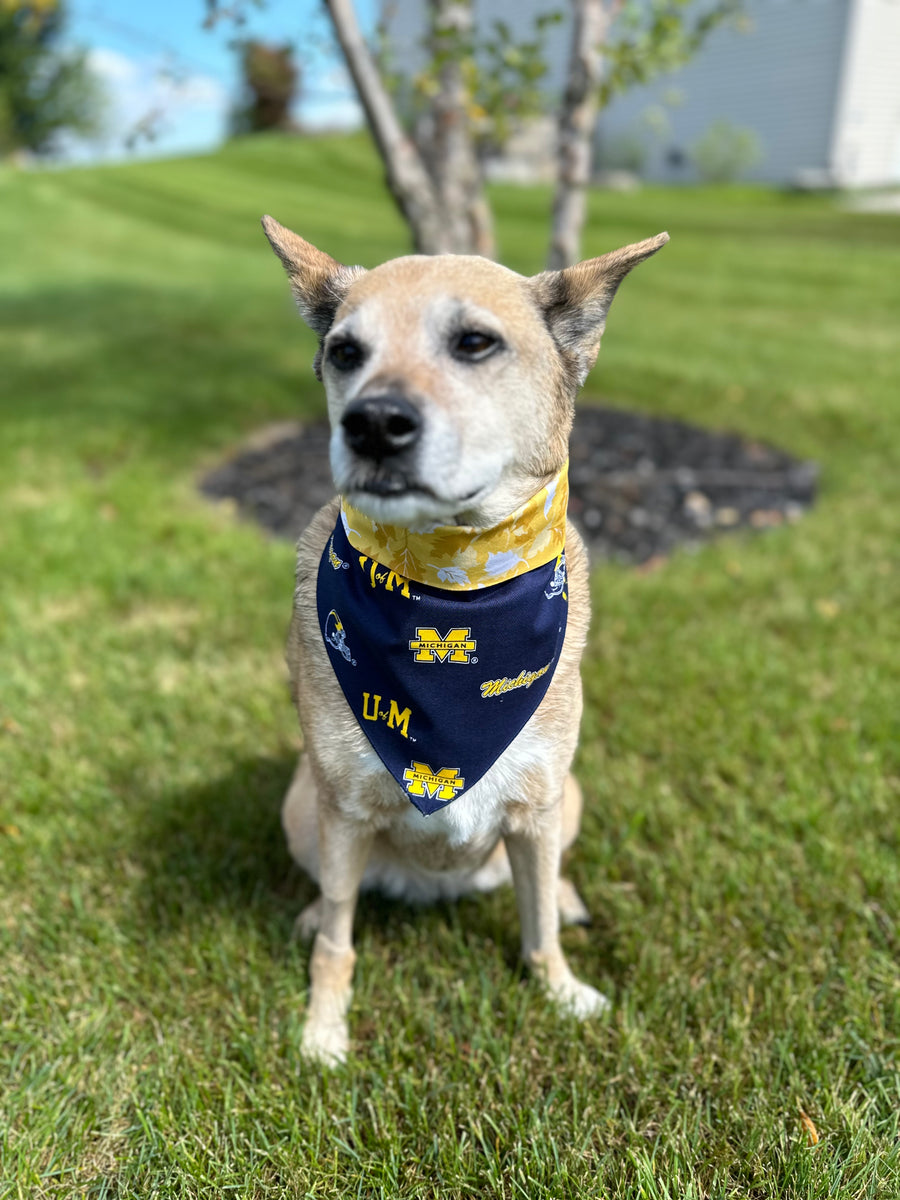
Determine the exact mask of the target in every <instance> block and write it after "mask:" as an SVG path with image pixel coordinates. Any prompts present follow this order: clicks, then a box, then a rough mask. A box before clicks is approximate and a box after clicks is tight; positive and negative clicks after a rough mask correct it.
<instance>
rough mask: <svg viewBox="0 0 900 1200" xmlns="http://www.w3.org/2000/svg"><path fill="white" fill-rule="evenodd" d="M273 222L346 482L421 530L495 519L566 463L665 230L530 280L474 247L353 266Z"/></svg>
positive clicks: (362, 500)
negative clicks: (630, 292) (626, 297)
mask: <svg viewBox="0 0 900 1200" xmlns="http://www.w3.org/2000/svg"><path fill="white" fill-rule="evenodd" d="M263 228H264V229H265V232H266V236H267V237H268V239H269V241H270V242H271V244H272V247H273V249H274V250H275V253H276V254H277V255H278V257H279V258H280V259H281V261H282V263H283V264H284V266H285V269H286V270H287V273H288V278H289V279H290V284H291V289H292V291H293V293H294V298H295V299H296V301H297V305H298V307H299V309H300V313H301V316H302V317H303V319H304V320H305V321H306V322H307V324H308V325H309V326H310V327H311V328H312V329H313V330H314V332H315V333H317V334H318V336H319V350H318V353H317V354H316V359H315V363H314V368H315V371H316V374H317V376H318V377H319V378H320V379H322V380H323V381H324V383H325V390H326V393H327V396H328V412H329V416H330V418H331V426H332V435H331V466H332V471H333V473H334V481H335V484H336V485H337V488H338V490H339V491H340V492H341V493H342V494H343V495H344V496H346V497H347V499H348V500H349V501H350V503H351V504H352V505H353V506H354V507H355V508H358V509H360V510H361V511H363V512H366V513H368V514H369V515H370V516H372V517H373V518H375V519H376V520H378V521H383V522H387V523H390V524H394V525H406V526H419V527H421V526H425V525H428V524H432V525H433V524H465V525H475V526H479V527H482V526H483V527H488V526H490V525H493V524H495V523H496V522H497V521H499V520H501V519H502V518H503V517H505V516H506V515H508V513H510V512H512V511H513V510H514V509H515V508H517V507H518V506H519V505H520V504H522V503H524V501H525V500H527V499H528V498H529V497H530V496H532V495H533V494H534V493H535V492H536V491H537V490H538V489H539V488H540V487H542V486H543V485H544V484H545V483H546V482H547V481H548V479H549V478H551V477H552V476H553V475H555V474H556V473H557V472H558V471H559V469H560V467H561V466H562V465H563V463H564V462H565V460H566V457H567V454H568V437H569V431H570V429H571V426H572V416H573V412H574V400H575V394H576V392H577V391H578V389H579V388H580V387H581V385H582V383H583V382H584V380H585V377H586V376H587V373H588V371H589V370H590V369H591V367H592V366H593V364H594V361H595V360H596V357H597V352H598V350H599V348H600V338H601V336H602V334H603V329H604V325H605V323H606V314H607V312H608V310H609V306H610V304H611V302H612V299H613V296H614V295H615V293H616V289H617V288H618V286H619V284H620V283H621V282H622V280H623V279H624V278H625V276H626V275H627V274H628V272H629V271H630V270H631V268H632V267H634V266H636V265H637V264H638V263H639V262H641V261H643V259H645V258H648V257H649V256H650V255H651V254H654V253H655V252H656V251H657V250H659V249H660V247H661V246H663V245H664V244H665V243H666V242H667V241H668V240H669V235H668V234H666V233H661V234H659V235H658V236H657V237H655V238H649V239H648V240H647V241H644V242H639V243H637V244H636V245H633V246H626V247H625V248H624V249H622V250H615V251H613V252H612V253H611V254H604V255H603V256H602V257H601V258H593V259H590V260H588V261H587V262H583V263H579V264H577V265H576V266H574V267H570V268H568V269H567V270H563V271H546V272H544V273H543V274H541V275H536V276H534V277H533V278H530V279H529V278H525V277H523V276H521V275H517V274H515V272H513V271H510V270H507V269H506V268H505V267H501V266H499V265H498V264H497V263H494V262H491V261H489V260H488V259H484V258H476V257H470V256H467V255H435V256H434V257H427V256H422V255H415V256H411V257H408V258H397V259H393V260H392V261H390V262H386V263H384V264H383V265H382V266H380V267H376V268H375V269H374V270H371V271H366V270H364V269H363V268H362V267H345V266H342V265H341V264H340V263H338V262H335V260H334V259H333V258H330V257H329V256H328V255H327V254H324V253H323V252H322V251H321V250H317V249H316V248H315V246H312V245H310V244H309V242H305V241H304V240H303V239H302V238H300V237H298V236H297V235H296V234H295V233H291V231H290V230H289V229H285V228H284V226H282V225H279V224H278V222H277V221H274V220H273V219H272V218H271V217H265V218H263Z"/></svg>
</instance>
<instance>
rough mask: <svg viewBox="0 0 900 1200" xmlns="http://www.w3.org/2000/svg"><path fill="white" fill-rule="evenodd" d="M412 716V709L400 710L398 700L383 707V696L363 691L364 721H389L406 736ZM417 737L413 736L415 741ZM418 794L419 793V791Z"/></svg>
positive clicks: (390, 725)
mask: <svg viewBox="0 0 900 1200" xmlns="http://www.w3.org/2000/svg"><path fill="white" fill-rule="evenodd" d="M411 716H412V710H411V709H409V708H404V710H403V711H402V712H401V711H400V705H399V704H398V703H397V701H396V700H391V701H390V704H389V707H388V708H386V709H385V708H382V707H381V697H380V696H373V695H371V694H370V693H369V692H363V720H364V721H387V723H388V729H399V730H400V732H401V733H402V734H403V736H404V737H405V738H408V737H409V718H410V717H411ZM415 740H416V739H415V738H413V741H415ZM417 794H418V793H417Z"/></svg>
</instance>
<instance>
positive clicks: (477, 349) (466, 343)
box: [453, 329, 503, 362]
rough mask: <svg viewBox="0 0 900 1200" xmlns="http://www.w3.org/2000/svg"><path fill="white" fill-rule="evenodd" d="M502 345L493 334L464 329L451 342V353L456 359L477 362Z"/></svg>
mask: <svg viewBox="0 0 900 1200" xmlns="http://www.w3.org/2000/svg"><path fill="white" fill-rule="evenodd" d="M502 345H503V343H502V342H501V341H500V339H499V338H498V337H494V336H493V334H490V333H482V332H481V331H480V330H478V329H464V330H463V331H462V333H458V334H457V335H456V337H455V338H454V340H453V353H454V356H455V357H456V358H464V359H467V360H468V361H469V362H479V361H480V360H481V359H482V358H487V356H488V355H489V354H492V353H493V352H494V351H495V350H497V349H499V348H500V346H502Z"/></svg>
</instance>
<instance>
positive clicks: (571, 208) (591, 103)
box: [547, 0, 622, 271]
mask: <svg viewBox="0 0 900 1200" xmlns="http://www.w3.org/2000/svg"><path fill="white" fill-rule="evenodd" d="M621 7H622V0H572V18H573V21H572V53H571V56H570V58H569V69H568V73H567V78H566V90H565V94H564V96H563V99H562V104H561V105H560V110H559V125H558V129H557V178H556V195H555V196H554V200H553V221H552V225H551V230H550V251H549V255H548V258H547V267H548V269H549V270H553V271H558V270H560V269H561V268H562V267H570V266H571V265H572V264H573V263H575V262H577V261H578V258H579V253H580V249H581V231H582V229H583V227H584V219H585V214H586V210H587V186H588V184H589V183H590V178H591V157H592V151H593V144H594V125H595V122H596V119H597V86H598V84H599V82H600V72H601V69H602V57H601V53H600V45H601V43H602V42H603V40H604V39H605V37H606V36H607V34H608V32H609V28H610V26H611V25H612V23H613V21H614V20H615V18H616V16H617V15H618V13H619V10H620V8H621Z"/></svg>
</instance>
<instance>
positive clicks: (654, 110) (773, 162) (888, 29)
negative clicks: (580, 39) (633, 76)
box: [383, 0, 900, 186]
mask: <svg viewBox="0 0 900 1200" xmlns="http://www.w3.org/2000/svg"><path fill="white" fill-rule="evenodd" d="M701 2H702V0H701ZM567 7H568V5H567V4H566V3H565V0H475V13H476V20H477V22H478V25H479V27H480V28H481V29H482V30H484V29H486V28H488V27H489V25H490V23H491V22H492V21H494V20H496V19H498V18H500V19H503V20H505V21H507V22H508V24H509V25H510V26H511V27H512V28H513V30H514V35H515V36H516V37H517V38H523V37H525V36H527V35H528V34H529V31H530V29H531V21H532V19H533V17H534V16H535V15H536V14H538V13H541V12H547V11H549V10H553V9H556V10H560V11H566V9H567ZM383 11H384V13H385V16H386V18H387V23H388V27H389V30H390V33H391V41H392V44H393V47H394V62H395V65H396V66H397V67H398V68H399V69H400V70H403V71H406V72H409V73H410V74H412V73H414V72H415V71H417V70H420V69H421V67H422V65H423V62H424V55H423V53H422V50H421V38H422V36H423V34H424V32H425V18H426V13H427V4H426V3H425V0H384V5H383ZM744 13H745V17H746V21H747V24H748V25H749V28H748V29H747V30H746V31H744V32H741V31H738V30H736V29H733V28H721V29H718V30H716V31H715V32H714V33H713V34H712V35H711V36H710V37H709V39H708V40H707V42H706V43H705V45H704V47H703V49H702V50H701V51H700V53H699V54H697V55H696V57H695V58H694V59H693V60H692V61H691V62H690V63H688V65H687V66H686V67H683V68H682V69H681V70H679V71H675V72H672V73H670V74H668V75H664V76H659V77H657V79H655V80H654V81H653V82H652V83H651V84H649V85H647V86H645V87H639V88H633V89H631V90H629V91H628V92H626V93H625V94H624V95H622V96H619V97H617V98H616V99H615V100H614V101H613V102H612V104H611V105H610V106H609V108H608V109H607V110H606V111H605V112H604V113H602V114H601V117H600V120H599V122H598V143H599V145H600V147H601V161H602V160H603V158H604V157H608V156H611V158H612V162H611V163H610V164H609V165H612V166H617V165H623V164H622V162H621V160H622V158H623V151H625V150H626V149H627V148H628V144H629V143H630V144H631V145H632V146H633V145H634V144H635V143H638V142H639V143H641V144H642V145H643V148H644V150H643V154H644V159H643V167H642V173H643V174H644V175H645V176H646V177H648V178H650V179H657V180H666V181H675V180H684V181H690V180H692V179H695V178H697V172H696V169H695V167H694V165H693V164H692V162H691V149H692V147H693V146H694V145H695V144H696V142H697V141H698V139H699V138H701V137H702V136H703V134H704V133H705V132H706V131H707V130H708V129H709V127H710V126H711V125H712V124H713V123H714V122H716V121H727V122H728V123H729V124H730V125H732V126H735V127H738V128H742V129H751V130H752V131H753V132H754V133H755V134H756V137H757V139H758V141H759V144H760V148H761V152H762V157H761V159H760V160H759V162H758V163H757V164H756V165H755V166H753V167H752V168H750V169H749V170H748V171H747V172H746V177H747V178H750V179H755V180H759V181H765V182H771V183H778V184H786V183H793V182H798V181H803V180H808V181H811V182H819V183H827V182H834V183H839V184H843V185H847V186H852V185H860V184H868V185H872V184H876V185H877V184H883V183H891V182H898V181H900V0H744ZM570 36H571V35H570V26H569V22H568V21H567V22H565V23H564V24H562V25H559V26H555V27H553V28H551V29H550V30H549V33H548V38H547V57H548V64H549V71H548V75H547V89H548V91H550V92H553V93H558V91H559V89H560V87H561V86H562V82H563V78H564V70H565V63H566V59H567V57H568V49H569V39H570ZM660 118H662V119H660ZM548 151H549V146H548ZM624 157H625V159H626V160H627V158H628V157H629V155H627V154H625V155H624ZM625 165H627V163H626V164H625Z"/></svg>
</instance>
